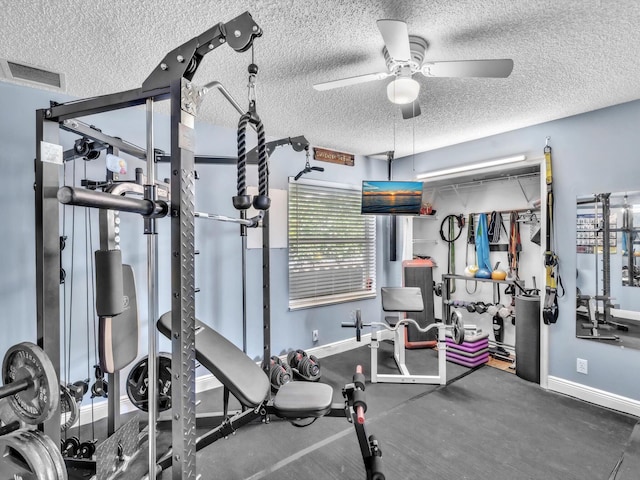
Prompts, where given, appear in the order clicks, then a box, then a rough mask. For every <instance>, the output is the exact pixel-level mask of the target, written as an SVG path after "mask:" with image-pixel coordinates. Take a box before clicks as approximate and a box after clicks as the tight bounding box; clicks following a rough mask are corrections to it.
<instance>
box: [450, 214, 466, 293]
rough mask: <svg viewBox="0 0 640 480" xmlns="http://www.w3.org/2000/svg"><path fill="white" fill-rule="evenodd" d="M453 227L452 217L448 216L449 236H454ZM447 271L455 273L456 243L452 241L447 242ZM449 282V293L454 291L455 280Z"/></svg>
mask: <svg viewBox="0 0 640 480" xmlns="http://www.w3.org/2000/svg"><path fill="white" fill-rule="evenodd" d="M454 228H455V227H454V219H453V217H449V238H453V237H454V235H455V232H454ZM460 232H462V229H460ZM460 232H458V236H460ZM456 238H458V237H456ZM447 271H448V273H451V274H454V275H455V273H456V244H455V243H454V242H450V243H449V265H448V268H447ZM449 284H450V287H449V293H454V292H455V291H456V282H455V281H453V282H449Z"/></svg>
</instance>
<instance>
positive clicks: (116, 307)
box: [95, 250, 124, 317]
mask: <svg viewBox="0 0 640 480" xmlns="http://www.w3.org/2000/svg"><path fill="white" fill-rule="evenodd" d="M95 256H96V312H97V314H98V316H99V317H113V316H116V315H120V314H121V313H122V312H123V310H124V305H123V303H124V302H123V297H124V292H123V287H122V254H121V253H120V250H97V251H96V255H95Z"/></svg>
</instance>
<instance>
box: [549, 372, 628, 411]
mask: <svg viewBox="0 0 640 480" xmlns="http://www.w3.org/2000/svg"><path fill="white" fill-rule="evenodd" d="M547 387H548V389H549V390H551V391H553V392H558V393H562V394H565V395H569V396H570V397H575V398H579V399H580V400H584V401H585V402H589V403H593V404H595V405H600V406H601V407H605V408H610V409H612V410H617V411H619V412H624V413H628V414H630V415H634V416H636V417H640V401H638V400H634V399H632V398H628V397H623V396H621V395H616V394H615V393H610V392H605V391H604V390H599V389H597V388H593V387H589V386H587V385H582V384H580V383H576V382H572V381H570V380H565V379H563V378H558V377H553V376H551V375H549V378H548V384H547Z"/></svg>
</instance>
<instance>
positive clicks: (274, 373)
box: [269, 355, 293, 392]
mask: <svg viewBox="0 0 640 480" xmlns="http://www.w3.org/2000/svg"><path fill="white" fill-rule="evenodd" d="M292 375H293V373H292V372H291V367H290V366H289V365H287V364H286V363H284V362H283V361H282V360H280V357H277V356H275V355H274V356H273V357H271V368H270V370H269V380H270V381H271V388H272V389H273V391H274V392H277V391H278V390H280V387H281V386H282V385H284V384H285V383H289V382H290V381H291V380H292Z"/></svg>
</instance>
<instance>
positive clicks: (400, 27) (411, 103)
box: [313, 20, 513, 119]
mask: <svg viewBox="0 0 640 480" xmlns="http://www.w3.org/2000/svg"><path fill="white" fill-rule="evenodd" d="M377 24H378V29H379V30H380V33H381V34H382V39H383V40H384V44H385V46H384V48H383V49H382V53H383V55H384V59H385V62H386V64H387V70H388V71H386V72H378V73H369V74H366V75H358V76H355V77H349V78H342V79H340V80H331V81H329V82H323V83H316V84H315V85H314V86H313V88H315V89H316V90H321V91H322V90H331V89H333V88H339V87H347V86H350V85H357V84H359V83H365V82H372V81H374V80H383V79H385V78H388V77H395V79H394V80H393V81H391V82H389V84H388V85H387V97H388V98H389V100H390V101H391V102H392V103H396V104H398V105H400V108H401V109H402V118H405V119H408V118H413V117H417V116H418V115H420V105H419V104H418V102H417V101H416V99H417V98H418V94H419V93H420V84H419V83H418V82H417V81H416V80H414V79H413V78H412V77H413V75H414V74H416V73H418V72H420V73H421V74H422V75H424V76H425V77H494V78H506V77H508V76H509V75H510V74H511V71H512V70H513V60H511V59H496V60H460V61H451V62H425V61H424V54H425V52H426V51H427V48H428V46H429V45H428V43H427V41H426V40H425V39H424V38H421V37H417V36H414V35H409V31H408V29H407V24H406V23H405V22H403V21H402V20H378V21H377Z"/></svg>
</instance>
